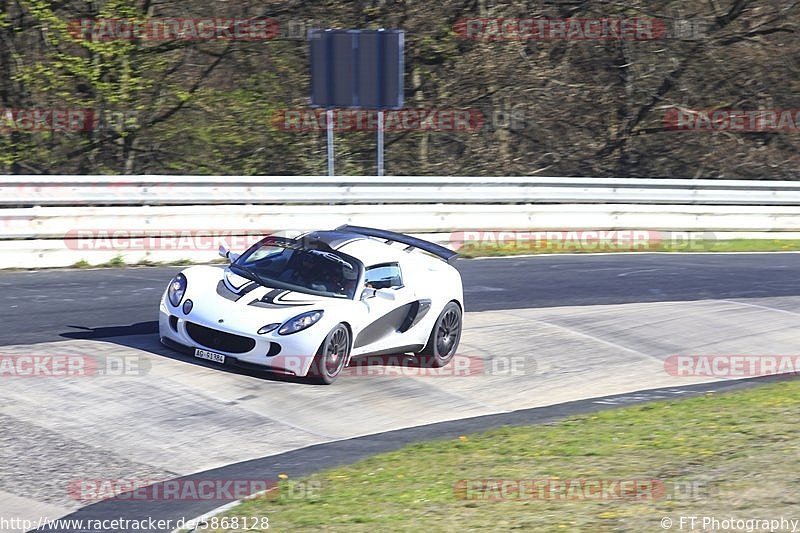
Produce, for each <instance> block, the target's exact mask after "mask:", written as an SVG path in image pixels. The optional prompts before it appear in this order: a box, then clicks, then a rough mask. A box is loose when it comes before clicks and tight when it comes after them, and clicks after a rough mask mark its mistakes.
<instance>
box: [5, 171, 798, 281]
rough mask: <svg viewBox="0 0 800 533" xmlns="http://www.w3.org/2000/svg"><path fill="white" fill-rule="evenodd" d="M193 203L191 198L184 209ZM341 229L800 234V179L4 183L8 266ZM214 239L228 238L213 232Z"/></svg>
mask: <svg viewBox="0 0 800 533" xmlns="http://www.w3.org/2000/svg"><path fill="white" fill-rule="evenodd" d="M187 204H191V205H187ZM341 224H354V225H361V226H374V227H381V228H385V229H390V230H395V231H402V232H406V233H411V234H419V235H427V238H429V239H431V240H433V241H435V242H439V243H441V244H445V245H448V243H449V239H451V238H452V234H453V233H454V232H456V233H457V232H463V231H470V230H478V231H497V230H512V231H522V232H525V231H536V230H570V229H594V230H623V229H625V230H657V231H672V232H713V233H714V234H715V235H716V237H717V238H741V237H752V238H791V239H797V238H800V182H774V181H724V180H720V181H715V180H674V179H669V180H667V179H664V180H661V179H592V178H518V177H512V178H503V177H495V178H462V177H442V178H435V177H383V178H377V177H335V178H327V177H306V176H300V177H292V176H285V177H274V176H270V177H261V176H257V177H224V176H223V177H220V176H216V177H204V176H198V177H194V176H192V177H186V176H177V177H173V176H77V177H75V176H6V177H0V268H11V267H52V266H68V265H72V264H75V263H76V262H79V261H87V262H88V263H90V264H98V263H103V262H106V261H109V260H112V259H115V258H116V257H117V256H122V258H123V260H124V261H125V262H127V263H136V262H139V261H143V260H146V261H176V260H181V259H189V260H193V261H208V260H211V259H214V258H215V257H216V246H217V245H218V244H219V243H218V241H220V240H221V241H223V242H227V243H228V244H229V245H230V246H231V247H234V248H236V247H237V246H238V247H240V248H241V247H243V246H245V245H246V243H249V242H253V239H257V236H258V235H263V234H265V233H268V232H274V231H279V230H295V231H306V230H310V229H316V228H333V227H336V226H339V225H341ZM209 232H211V233H213V234H215V235H217V236H218V237H215V238H205V237H203V235H206V234H207V233H209Z"/></svg>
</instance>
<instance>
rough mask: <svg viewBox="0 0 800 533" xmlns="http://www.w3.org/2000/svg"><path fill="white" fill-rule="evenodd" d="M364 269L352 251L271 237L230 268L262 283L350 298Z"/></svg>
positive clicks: (255, 246) (253, 247) (246, 253)
mask: <svg viewBox="0 0 800 533" xmlns="http://www.w3.org/2000/svg"><path fill="white" fill-rule="evenodd" d="M361 269H362V266H361V264H360V262H359V261H358V260H357V259H355V258H354V257H351V256H349V255H346V254H342V253H339V252H335V251H330V250H317V249H309V248H304V247H303V246H302V245H301V244H300V243H299V242H297V241H295V240H292V239H282V238H280V239H279V238H269V237H268V238H266V239H263V240H262V241H261V242H259V243H257V244H255V245H254V246H252V247H251V248H250V249H249V250H247V251H246V252H245V253H244V254H242V256H241V257H239V258H238V259H237V260H236V261H234V262H233V263H231V270H234V271H235V272H236V273H237V274H241V275H242V276H244V277H247V278H250V279H252V280H253V281H255V282H257V283H260V284H262V285H267V286H274V287H278V288H285V289H291V290H295V291H298V292H304V293H308V294H315V295H320V296H332V297H337V298H350V299H352V298H353V297H354V295H355V292H356V284H357V283H358V278H359V274H360V270H361Z"/></svg>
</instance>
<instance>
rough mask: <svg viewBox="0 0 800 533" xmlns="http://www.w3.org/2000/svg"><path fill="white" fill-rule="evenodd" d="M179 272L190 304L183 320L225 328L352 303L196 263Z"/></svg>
mask: <svg viewBox="0 0 800 533" xmlns="http://www.w3.org/2000/svg"><path fill="white" fill-rule="evenodd" d="M183 274H184V276H186V280H187V288H186V296H185V297H184V298H185V299H191V300H192V302H193V304H194V306H193V308H192V311H191V312H190V313H189V315H188V316H187V317H186V318H187V320H191V321H197V322H203V323H210V324H226V325H227V327H226V328H225V329H228V328H231V329H242V328H244V329H247V330H251V329H253V330H258V328H260V327H262V326H264V325H266V324H271V323H277V322H280V323H282V322H284V321H286V320H288V319H290V318H292V317H294V316H297V315H299V314H301V313H304V312H306V311H314V310H323V311H332V310H334V309H335V308H340V307H346V306H348V305H352V304H353V301H352V300H349V299H343V298H341V299H340V298H331V297H325V296H316V295H311V294H305V293H302V292H296V291H291V290H287V289H281V288H279V287H265V286H263V285H260V284H258V283H256V282H254V281H252V280H250V279H248V278H245V277H242V276H239V275H237V274H235V273H233V272H231V271H230V270H228V269H223V268H218V267H209V266H196V267H191V268H187V269H186V270H184V271H183Z"/></svg>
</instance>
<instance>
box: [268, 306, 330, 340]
mask: <svg viewBox="0 0 800 533" xmlns="http://www.w3.org/2000/svg"><path fill="white" fill-rule="evenodd" d="M322 313H323V312H322V310H317V311H308V312H307V313H303V314H302V315H297V316H296V317H294V318H290V319H289V320H287V321H286V322H284V323H283V325H282V326H281V327H280V329H279V330H278V335H291V334H292V333H297V332H298V331H303V330H304V329H306V328H307V327H310V326H313V325H314V324H316V323H317V322H319V319H320V318H322Z"/></svg>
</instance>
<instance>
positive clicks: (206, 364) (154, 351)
mask: <svg viewBox="0 0 800 533" xmlns="http://www.w3.org/2000/svg"><path fill="white" fill-rule="evenodd" d="M68 327H70V328H73V329H75V330H76V331H67V332H64V333H60V334H59V336H60V337H64V338H66V339H79V340H96V341H102V342H109V343H112V344H117V345H119V346H124V347H127V348H133V349H135V350H140V351H143V352H146V353H149V354H151V355H154V356H157V357H164V358H166V359H171V360H173V361H179V362H181V363H186V364H190V365H193V366H199V367H203V368H209V369H213V370H217V371H221V372H228V373H231V374H238V375H242V376H248V377H252V378H256V379H260V380H263V381H278V382H286V383H302V384H306V385H312V383H309V382H308V381H306V380H305V379H304V378H301V377H296V376H290V375H285V374H277V373H273V372H268V371H264V370H255V369H250V368H243V367H240V366H236V365H220V364H217V363H212V362H211V361H206V360H204V359H199V358H197V357H194V356H193V355H192V354H190V353H186V352H183V351H179V350H176V349H173V348H171V347H168V346H164V345H163V344H161V342H160V341H159V338H158V322H157V321H155V320H153V321H148V322H137V323H134V324H129V325H127V326H103V327H97V328H90V327H85V326H75V325H70V326H68ZM400 366H402V367H405V368H430V367H431V366H430V360H429V359H427V358H424V357H417V356H415V355H413V354H404V353H397V354H390V355H361V356H354V357H353V358H352V360H351V361H350V365H349V366H348V367H347V368H346V369H345V370H344V371H343V373H344V374H345V375H347V374H353V373H358V372H359V371H361V370H363V369H365V368H367V367H370V368H371V369H372V370H374V371H377V373H378V374H381V373H382V372H381V370H380V369H379V368H376V367H384V368H387V369H388V368H391V367H400Z"/></svg>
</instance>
